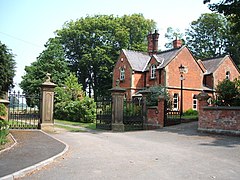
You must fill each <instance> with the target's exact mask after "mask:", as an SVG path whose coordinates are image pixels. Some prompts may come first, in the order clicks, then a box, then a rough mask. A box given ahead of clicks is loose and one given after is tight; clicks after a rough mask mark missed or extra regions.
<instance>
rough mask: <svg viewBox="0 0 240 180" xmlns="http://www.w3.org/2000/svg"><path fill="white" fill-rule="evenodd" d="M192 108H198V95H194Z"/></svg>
mask: <svg viewBox="0 0 240 180" xmlns="http://www.w3.org/2000/svg"><path fill="white" fill-rule="evenodd" d="M192 109H193V110H197V97H196V95H193V101H192Z"/></svg>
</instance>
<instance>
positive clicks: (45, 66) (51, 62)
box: [20, 38, 69, 94]
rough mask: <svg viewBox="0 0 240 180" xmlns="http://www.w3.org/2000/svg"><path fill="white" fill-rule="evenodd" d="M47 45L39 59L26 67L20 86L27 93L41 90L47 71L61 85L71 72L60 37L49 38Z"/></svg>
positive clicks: (52, 79)
mask: <svg viewBox="0 0 240 180" xmlns="http://www.w3.org/2000/svg"><path fill="white" fill-rule="evenodd" d="M45 47H46V49H45V50H44V51H43V52H42V53H41V54H40V55H39V57H38V58H37V61H35V62H33V63H32V64H31V65H30V66H26V67H25V71H26V74H25V75H24V76H23V77H22V79H23V80H22V82H21V83H20V87H21V88H22V89H23V91H24V92H25V93H27V94H38V93H39V92H40V85H41V84H42V83H43V82H44V81H45V78H46V74H47V73H50V74H51V81H52V82H54V83H55V84H57V85H59V86H60V85H62V84H63V81H64V79H65V78H66V77H67V76H68V74H69V69H68V66H67V63H66V61H65V57H64V51H63V48H62V46H61V44H60V43H59V39H57V38H52V39H49V41H48V42H47V43H46V45H45Z"/></svg>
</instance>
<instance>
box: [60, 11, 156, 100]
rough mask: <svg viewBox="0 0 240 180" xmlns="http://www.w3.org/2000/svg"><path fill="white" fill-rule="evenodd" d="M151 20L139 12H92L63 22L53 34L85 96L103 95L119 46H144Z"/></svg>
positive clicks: (140, 48) (108, 82)
mask: <svg viewBox="0 0 240 180" xmlns="http://www.w3.org/2000/svg"><path fill="white" fill-rule="evenodd" d="M154 27H155V23H154V22H153V21H152V20H147V19H145V18H144V17H143V15H141V14H133V15H130V16H127V15H125V16H123V17H115V16H113V15H110V16H108V15H95V16H87V17H86V18H80V19H78V20H77V21H75V22H74V21H70V22H67V23H65V24H64V26H63V28H62V29H61V30H58V31H56V33H57V38H59V39H60V42H61V44H62V46H63V48H64V52H65V55H66V58H67V61H68V63H69V67H70V69H71V71H72V72H74V73H76V74H77V77H78V80H79V82H80V83H81V84H82V85H83V90H88V94H89V96H91V95H92V93H94V95H95V96H104V95H106V94H108V89H110V88H111V85H112V70H113V67H114V64H115V63H116V61H117V58H118V56H119V53H120V50H121V49H124V48H125V49H126V48H127V49H133V50H141V51H142V50H146V49H147V46H146V45H147V43H146V35H147V33H148V31H150V30H153V28H154Z"/></svg>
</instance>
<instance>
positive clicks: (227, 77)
mask: <svg viewBox="0 0 240 180" xmlns="http://www.w3.org/2000/svg"><path fill="white" fill-rule="evenodd" d="M226 79H229V80H230V71H227V72H226Z"/></svg>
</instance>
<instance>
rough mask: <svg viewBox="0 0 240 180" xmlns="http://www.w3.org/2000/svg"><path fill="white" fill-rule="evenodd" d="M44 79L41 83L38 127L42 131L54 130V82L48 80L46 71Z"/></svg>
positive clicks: (48, 75) (48, 76)
mask: <svg viewBox="0 0 240 180" xmlns="http://www.w3.org/2000/svg"><path fill="white" fill-rule="evenodd" d="M46 76H47V79H46V81H45V82H44V83H43V84H42V85H41V105H40V123H41V124H40V128H41V129H42V130H43V131H50V132H51V131H54V119H53V107H54V88H55V87H56V84H54V83H52V82H51V81H50V74H48V73H47V75H46Z"/></svg>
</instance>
